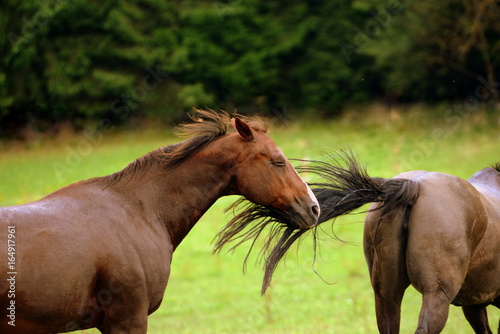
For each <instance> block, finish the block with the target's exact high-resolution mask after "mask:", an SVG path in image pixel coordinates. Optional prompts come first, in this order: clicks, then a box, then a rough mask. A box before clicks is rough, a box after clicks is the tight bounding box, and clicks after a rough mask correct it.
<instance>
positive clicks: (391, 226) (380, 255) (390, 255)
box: [363, 207, 410, 334]
mask: <svg viewBox="0 0 500 334" xmlns="http://www.w3.org/2000/svg"><path fill="white" fill-rule="evenodd" d="M372 208H373V207H372ZM372 208H371V209H372ZM398 221H400V217H399V216H398V215H397V214H391V213H390V214H387V215H386V216H385V217H384V218H383V219H382V218H381V217H380V210H378V211H371V212H369V213H368V215H367V216H366V219H365V232H364V239H363V246H364V252H365V259H366V262H367V264H368V270H369V272H370V278H371V284H372V287H373V292H374V295H375V312H376V316H377V326H378V329H379V332H380V333H384V334H391V333H392V334H396V333H399V326H400V321H401V301H402V300H403V295H404V293H405V290H406V288H407V287H408V286H409V285H410V281H409V279H408V275H407V273H406V260H405V242H406V240H405V236H404V231H403V227H402V226H401V224H396V223H395V222H398ZM388 240H390V241H389V242H388Z"/></svg>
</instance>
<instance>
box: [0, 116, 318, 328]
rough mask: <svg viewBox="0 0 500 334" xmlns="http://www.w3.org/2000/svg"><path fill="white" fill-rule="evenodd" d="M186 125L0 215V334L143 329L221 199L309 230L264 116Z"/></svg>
mask: <svg viewBox="0 0 500 334" xmlns="http://www.w3.org/2000/svg"><path fill="white" fill-rule="evenodd" d="M231 125H232V127H233V128H234V130H235V131H234V132H232V131H229V129H230V128H231ZM184 130H185V133H186V134H188V135H191V138H190V139H188V140H186V141H184V142H181V143H178V144H174V145H170V146H167V147H163V148H160V149H157V150H155V151H153V152H150V153H148V154H146V155H145V156H143V157H141V158H139V159H137V160H135V161H134V162H132V163H131V164H130V165H129V166H127V167H126V168H125V169H123V170H122V171H119V172H117V173H114V174H112V175H109V176H105V177H98V178H93V179H89V180H85V181H80V182H77V183H74V184H71V185H69V186H67V187H64V188H62V189H59V190H57V191H55V192H54V193H52V194H50V195H47V196H46V197H44V198H42V199H40V200H38V201H35V202H33V203H28V204H24V205H17V206H12V207H4V208H0V268H1V269H0V281H1V282H2V283H1V285H0V310H1V311H0V314H1V318H0V333H2V334H10V333H30V334H36V333H56V332H68V331H73V330H77V329H84V328H92V327H97V328H98V329H99V330H100V331H101V332H102V333H107V334H118V333H137V334H139V333H140V334H144V333H146V332H147V317H148V315H149V314H151V313H152V312H154V311H155V310H156V309H157V308H158V307H159V305H160V303H161V301H162V298H163V295H164V292H165V288H166V286H167V282H168V277H169V273H170V263H171V260H172V255H173V252H174V250H175V249H176V247H177V246H178V245H179V244H180V243H181V241H182V240H183V239H184V237H185V236H186V235H187V234H188V233H189V231H190V230H191V228H192V227H193V226H194V224H195V223H196V222H197V221H198V220H199V219H200V217H201V216H202V215H203V214H204V212H205V211H207V210H208V208H210V206H211V205H212V204H213V203H214V202H215V201H216V200H217V199H218V198H219V197H221V196H225V195H242V196H244V197H246V198H247V199H248V200H250V201H253V202H255V203H258V204H260V205H263V206H266V207H268V208H272V210H276V211H279V212H281V213H283V214H285V215H286V216H287V217H288V218H289V224H291V225H293V226H294V227H295V228H304V229H307V228H310V227H312V226H314V225H316V223H317V221H318V216H319V207H318V202H317V200H316V198H315V196H314V195H313V194H312V192H311V190H310V188H309V187H308V186H307V184H306V183H305V182H304V181H303V180H302V179H301V178H300V177H299V175H298V174H297V172H296V171H295V169H294V168H293V167H292V165H291V164H290V162H289V161H288V160H287V158H286V157H285V156H284V155H283V153H282V152H281V150H280V149H279V148H278V147H277V146H276V145H275V144H274V142H273V141H272V140H271V138H270V137H269V136H268V134H267V133H266V131H267V128H266V126H265V124H264V123H263V122H262V121H260V120H258V119H254V118H252V119H249V118H248V119H245V118H242V117H235V118H233V119H232V120H231V118H230V117H229V116H228V115H227V114H225V113H215V112H212V111H198V115H197V116H196V119H194V122H192V123H191V124H188V125H186V126H185V127H184ZM5 313H7V314H5Z"/></svg>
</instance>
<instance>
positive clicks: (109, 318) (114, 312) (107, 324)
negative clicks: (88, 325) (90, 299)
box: [99, 305, 148, 334]
mask: <svg viewBox="0 0 500 334" xmlns="http://www.w3.org/2000/svg"><path fill="white" fill-rule="evenodd" d="M147 328H148V312H147V309H146V308H143V307H137V305H135V307H132V308H129V309H127V308H123V307H116V308H109V309H107V310H106V311H105V315H104V322H103V325H102V326H100V327H99V330H100V331H101V333H103V334H146V333H147Z"/></svg>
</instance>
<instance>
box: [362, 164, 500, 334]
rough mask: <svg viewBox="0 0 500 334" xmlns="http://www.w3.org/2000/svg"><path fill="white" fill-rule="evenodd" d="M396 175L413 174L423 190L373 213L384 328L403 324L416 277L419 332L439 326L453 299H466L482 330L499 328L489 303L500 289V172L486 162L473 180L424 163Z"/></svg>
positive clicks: (374, 273)
mask: <svg viewBox="0 0 500 334" xmlns="http://www.w3.org/2000/svg"><path fill="white" fill-rule="evenodd" d="M395 178H396V179H403V180H411V181H412V184H413V187H418V195H417V196H416V198H414V200H413V202H411V203H407V206H406V207H398V208H397V209H393V210H385V211H384V210H383V209H382V210H377V209H378V208H379V207H380V206H381V205H383V204H380V203H373V204H372V205H371V207H370V211H369V213H368V215H367V217H366V220H365V232H364V249H365V257H366V260H367V264H368V268H369V271H370V277H371V281H372V286H373V289H374V293H375V304H376V312H377V321H378V325H379V330H380V332H381V333H398V332H399V322H400V307H401V300H402V298H403V294H404V291H405V289H406V288H407V287H408V286H409V285H410V284H411V285H413V286H414V287H415V288H416V289H417V290H418V291H419V292H420V293H422V295H423V302H422V308H421V312H420V316H419V323H418V329H417V333H439V332H440V331H441V330H442V329H443V328H444V326H445V324H446V320H447V317H448V310H449V305H450V304H454V305H457V306H462V307H463V310H464V314H465V315H466V317H467V319H468V320H469V322H470V323H471V325H472V327H473V328H474V330H475V331H476V333H491V330H490V329H489V325H488V322H487V317H486V309H485V308H486V306H487V305H489V304H497V305H498V298H499V297H498V296H500V258H499V256H498V255H499V254H500V242H499V241H500V196H499V191H498V189H500V172H499V171H497V170H495V169H493V168H486V169H483V170H482V171H480V172H478V173H476V175H475V176H474V177H472V178H471V179H470V180H469V182H468V181H465V180H463V179H460V178H458V177H455V176H452V175H447V174H444V173H436V172H423V171H416V172H408V173H403V174H400V175H398V176H396V177H395ZM408 182H410V181H408ZM491 189H494V191H489V190H491Z"/></svg>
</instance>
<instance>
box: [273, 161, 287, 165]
mask: <svg viewBox="0 0 500 334" xmlns="http://www.w3.org/2000/svg"><path fill="white" fill-rule="evenodd" d="M273 165H275V166H276V167H285V166H286V162H285V161H282V160H280V161H273Z"/></svg>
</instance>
